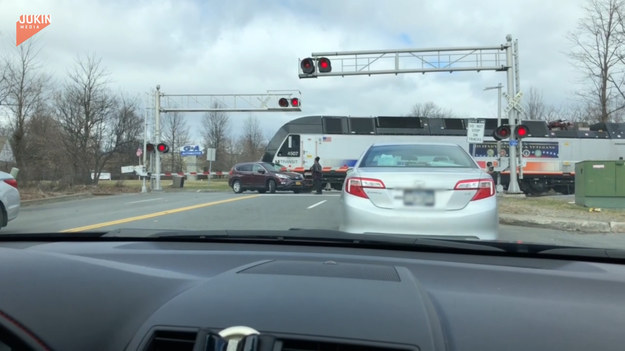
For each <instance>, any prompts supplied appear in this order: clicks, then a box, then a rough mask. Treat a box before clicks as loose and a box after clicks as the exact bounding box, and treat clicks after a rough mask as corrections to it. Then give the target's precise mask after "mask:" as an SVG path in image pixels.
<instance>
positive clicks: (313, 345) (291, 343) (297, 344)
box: [282, 340, 407, 351]
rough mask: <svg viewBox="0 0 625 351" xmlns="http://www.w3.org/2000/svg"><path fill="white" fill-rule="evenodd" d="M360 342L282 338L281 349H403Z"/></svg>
mask: <svg viewBox="0 0 625 351" xmlns="http://www.w3.org/2000/svg"><path fill="white" fill-rule="evenodd" d="M405 350H407V349H396V348H387V347H377V346H371V345H362V344H358V345H355V344H344V343H336V342H321V341H302V340H282V351H405Z"/></svg>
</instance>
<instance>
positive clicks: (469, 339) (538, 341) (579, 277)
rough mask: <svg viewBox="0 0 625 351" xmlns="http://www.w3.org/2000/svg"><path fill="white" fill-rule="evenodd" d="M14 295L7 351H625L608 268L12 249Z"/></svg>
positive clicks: (401, 253) (621, 272)
mask: <svg viewBox="0 0 625 351" xmlns="http://www.w3.org/2000/svg"><path fill="white" fill-rule="evenodd" d="M0 281H1V282H2V287H1V288H0V349H3V348H2V347H4V349H7V350H18V349H31V350H145V351H156V350H159V351H164V350H207V351H209V350H236V349H240V350H250V351H252V350H302V351H303V350H306V351H308V350H310V351H312V350H379V351H382V350H388V351H392V350H422V351H425V350H472V351H474V350H622V349H623V345H625V334H624V333H623V326H625V294H624V293H623V292H625V266H622V265H619V264H613V263H605V262H603V263H602V262H585V261H572V260H562V259H549V258H546V259H542V258H535V257H531V258H525V257H505V256H497V255H494V256H493V255H484V254H479V255H477V254H476V255H473V254H457V253H445V252H428V251H419V250H410V249H406V250H397V249H396V250H387V249H375V248H360V247H345V246H341V247H336V246H331V245H309V244H307V245H302V244H298V245H289V244H284V243H282V244H258V243H246V242H237V243H228V242H217V243H216V242H187V241H149V240H138V241H129V240H120V241H79V242H75V241H74V242H66V241H61V242H55V241H28V242H22V241H8V242H2V243H0ZM4 349H3V350H4Z"/></svg>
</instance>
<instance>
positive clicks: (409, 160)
mask: <svg viewBox="0 0 625 351" xmlns="http://www.w3.org/2000/svg"><path fill="white" fill-rule="evenodd" d="M360 167H441V168H477V165H476V164H475V162H474V161H473V160H472V159H471V156H469V154H467V153H466V152H465V151H463V150H462V148H460V147H459V146H457V145H379V146H378V145H376V146H373V147H371V148H370V149H369V150H368V151H367V153H366V154H365V156H364V157H363V159H362V162H361V164H360Z"/></svg>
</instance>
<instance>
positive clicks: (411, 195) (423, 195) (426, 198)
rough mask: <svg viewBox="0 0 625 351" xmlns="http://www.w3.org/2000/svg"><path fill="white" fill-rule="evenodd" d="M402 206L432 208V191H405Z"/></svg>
mask: <svg viewBox="0 0 625 351" xmlns="http://www.w3.org/2000/svg"><path fill="white" fill-rule="evenodd" d="M404 205H406V206H434V191H433V190H405V191H404Z"/></svg>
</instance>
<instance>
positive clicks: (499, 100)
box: [484, 83, 503, 191]
mask: <svg viewBox="0 0 625 351" xmlns="http://www.w3.org/2000/svg"><path fill="white" fill-rule="evenodd" d="M502 88H503V84H501V83H499V84H497V85H496V86H493V87H486V88H484V90H485V91H486V90H492V89H497V127H499V126H501V96H502V92H501V89H502ZM496 150H497V162H498V163H499V164H501V140H497V149H496ZM500 186H501V172H497V188H499V187H500ZM497 191H499V189H497Z"/></svg>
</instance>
